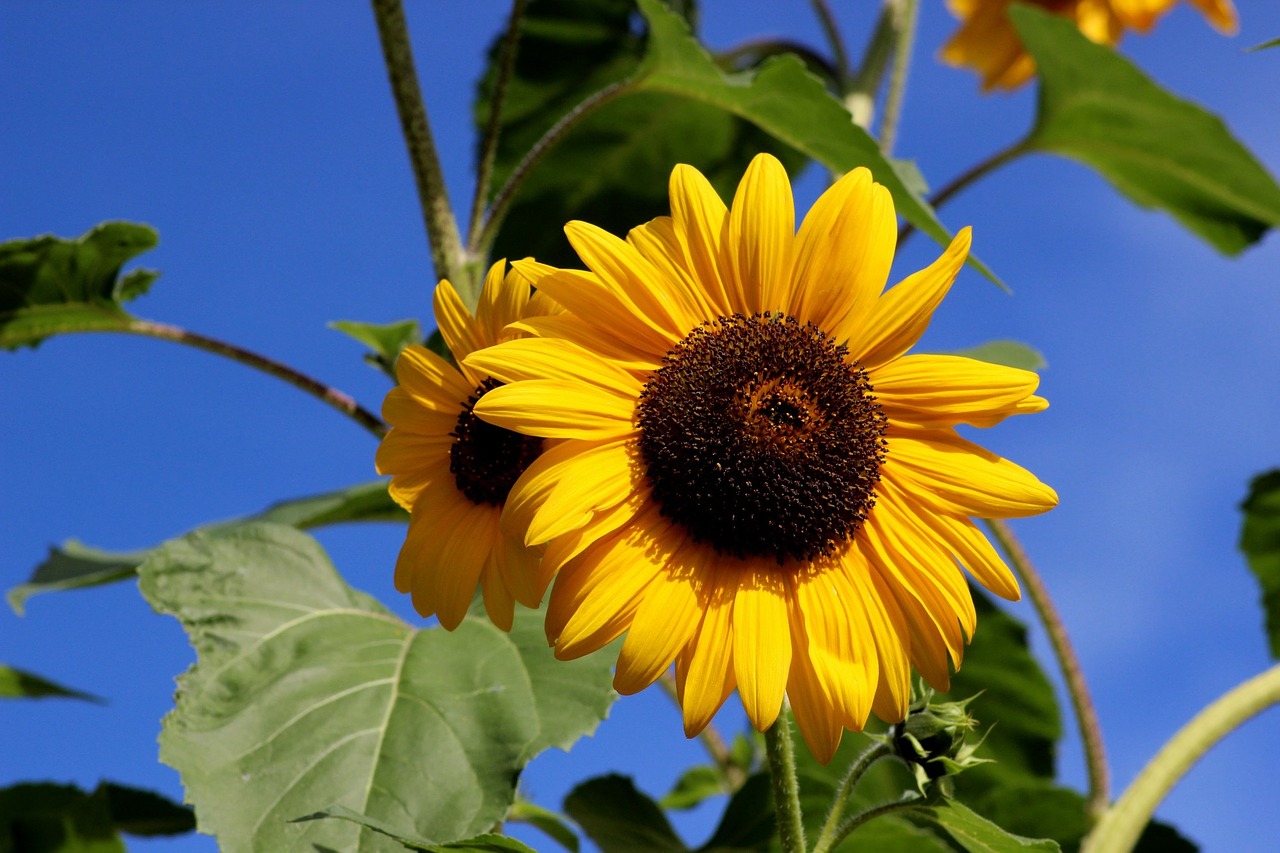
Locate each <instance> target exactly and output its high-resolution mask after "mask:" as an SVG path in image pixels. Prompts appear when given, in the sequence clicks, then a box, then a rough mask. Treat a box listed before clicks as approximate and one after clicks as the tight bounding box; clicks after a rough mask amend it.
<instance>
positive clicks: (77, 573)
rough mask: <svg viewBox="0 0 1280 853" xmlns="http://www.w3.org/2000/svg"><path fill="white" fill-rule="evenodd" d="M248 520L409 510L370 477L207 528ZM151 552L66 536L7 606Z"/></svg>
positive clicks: (306, 521) (307, 522) (297, 521)
mask: <svg viewBox="0 0 1280 853" xmlns="http://www.w3.org/2000/svg"><path fill="white" fill-rule="evenodd" d="M247 520H256V521H271V522H275V523H277V524H288V525H290V526H292V527H297V528H300V529H303V530H309V529H311V528H313V527H323V526H325V525H329V524H344V523H347V522H365V521H392V522H400V523H406V522H408V520H409V514H408V513H407V512H405V510H404V509H403V508H401V507H400V506H399V505H398V504H397V503H396V502H395V501H393V500H392V499H391V496H390V495H389V494H388V493H387V484H386V481H385V480H373V481H371V482H368V483H360V484H358V485H355V486H349V487H347V488H345V489H338V490H336V491H333V492H326V493H324V494H321V495H312V496H310V497H305V498H295V499H293V500H288V501H281V502H279V503H274V504H272V505H271V506H269V507H267V508H266V509H264V510H263V511H262V512H260V513H258V514H257V515H254V516H250V517H249V518H248V519H235V520H232V521H223V522H216V523H214V524H212V525H209V526H208V528H206V529H214V528H219V527H232V526H235V525H237V524H242V523H244V522H245V521H247ZM150 553H151V551H150V550H142V551H100V550H98V549H97V548H89V547H87V546H85V545H82V544H81V543H79V542H77V541H76V540H74V539H70V540H68V541H67V542H64V543H63V544H62V547H61V548H50V549H49V556H48V557H47V558H46V559H45V561H44V562H43V563H41V564H40V565H38V566H36V568H35V571H34V572H33V573H32V575H31V577H30V579H28V580H27V582H26V583H24V584H19V585H18V586H15V587H13V588H12V589H11V590H9V593H8V596H7V597H8V601H9V606H10V607H12V608H13V610H14V612H15V613H17V614H18V615H19V616H21V615H22V614H23V613H24V612H25V608H26V601H27V599H28V598H30V597H31V596H33V595H35V594H36V593H41V592H56V591H58V590H67V589H84V588H87V587H92V586H101V585H102V584H108V583H115V582H116V581H122V580H128V579H129V578H131V577H133V576H134V574H135V573H136V572H137V569H138V566H140V565H141V564H142V561H143V560H145V559H146V558H147V556H148V555H149V554H150Z"/></svg>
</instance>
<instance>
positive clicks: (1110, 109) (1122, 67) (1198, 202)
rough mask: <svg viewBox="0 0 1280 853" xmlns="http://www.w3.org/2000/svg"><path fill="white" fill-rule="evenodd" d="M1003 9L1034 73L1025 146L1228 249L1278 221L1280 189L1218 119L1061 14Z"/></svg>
mask: <svg viewBox="0 0 1280 853" xmlns="http://www.w3.org/2000/svg"><path fill="white" fill-rule="evenodd" d="M1009 15H1010V17H1011V18H1012V20H1013V22H1014V25H1015V26H1016V27H1017V29H1018V33H1019V35H1020V36H1021V37H1022V41H1023V43H1024V44H1025V45H1026V47H1027V51H1028V52H1029V53H1030V54H1031V55H1032V56H1033V57H1034V58H1035V61H1036V68H1037V70H1038V73H1039V76H1040V94H1039V114H1038V116H1037V118H1036V126H1035V128H1034V129H1033V130H1032V132H1031V135H1030V137H1029V139H1028V143H1027V144H1028V146H1029V147H1030V148H1031V149H1034V150H1039V151H1049V152H1053V153H1055V154H1060V155H1062V156H1064V157H1069V158H1071V159H1073V160H1078V161H1079V162H1081V163H1084V164H1085V165H1087V166H1090V167H1091V168H1093V169H1095V170H1096V171H1097V172H1098V173H1099V174H1101V175H1102V176H1103V177H1104V178H1106V179H1107V180H1108V181H1109V182H1110V183H1111V185H1112V186H1114V187H1115V188H1116V189H1117V190H1119V191H1120V192H1121V193H1123V194H1124V195H1126V196H1128V197H1129V198H1130V199H1131V200H1132V201H1134V202H1136V203H1137V204H1139V205H1141V206H1143V207H1154V208H1159V209H1161V210H1164V211H1167V212H1168V213H1169V214H1170V215H1172V216H1173V217H1174V218H1175V219H1177V220H1178V221H1179V222H1181V223H1182V224H1183V225H1184V226H1186V227H1187V228H1188V229H1190V230H1191V231H1192V232H1194V233H1196V234H1198V235H1199V236H1200V237H1202V238H1204V239H1205V240H1207V241H1208V242H1209V243H1211V244H1212V245H1213V246H1214V247H1215V248H1217V249H1218V250H1219V251H1221V252H1223V253H1226V254H1236V253H1238V252H1240V251H1241V250H1243V249H1244V248H1245V247H1247V246H1249V245H1250V244H1252V243H1254V242H1257V240H1258V239H1260V238H1261V236H1262V235H1263V233H1265V232H1266V230H1267V229H1268V228H1271V227H1274V226H1275V225H1277V224H1280V186H1277V185H1276V182H1275V180H1274V179H1273V178H1272V177H1271V176H1270V175H1269V174H1268V173H1267V170H1266V169H1265V168H1264V167H1263V166H1262V165H1261V164H1259V163H1258V161H1257V160H1256V159H1254V157H1253V155H1252V154H1250V153H1249V151H1248V150H1247V149H1246V148H1245V147H1244V146H1243V145H1241V144H1240V143H1239V142H1238V141H1236V139H1235V137H1233V136H1232V135H1231V133H1230V132H1229V131H1228V130H1227V128H1226V126H1225V125H1224V124H1223V123H1222V120H1221V119H1219V118H1218V117H1217V116H1215V115H1213V114H1212V113H1209V112H1207V111H1206V110H1204V109H1202V108H1201V107H1199V106H1197V105H1195V104H1193V103H1191V102H1189V101H1185V100H1182V99H1181V98H1178V97H1175V96H1174V95H1172V94H1170V93H1169V92H1167V91H1165V90H1164V89H1162V88H1160V87H1159V86H1158V85H1156V84H1155V83H1153V82H1152V81H1151V80H1150V78H1148V77H1147V76H1146V75H1144V74H1143V73H1142V72H1141V71H1140V70H1138V69H1137V68H1136V67H1135V66H1134V65H1133V64H1132V63H1131V62H1130V61H1129V60H1127V59H1125V58H1124V57H1123V56H1121V55H1120V54H1118V53H1116V52H1115V51H1114V50H1112V49H1111V48H1109V47H1106V46H1103V45H1098V44H1094V43H1093V42H1092V41H1090V40H1089V39H1088V38H1086V37H1085V36H1084V35H1082V34H1081V33H1080V32H1079V31H1078V30H1077V29H1076V27H1075V25H1074V24H1073V23H1072V22H1070V21H1067V20H1066V19H1064V18H1060V17H1057V16H1054V15H1051V14H1048V13H1046V12H1041V11H1038V10H1036V9H1033V8H1030V7H1027V6H1014V7H1011V8H1010V9H1009Z"/></svg>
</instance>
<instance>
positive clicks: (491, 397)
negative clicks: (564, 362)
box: [473, 379, 635, 440]
mask: <svg viewBox="0 0 1280 853" xmlns="http://www.w3.org/2000/svg"><path fill="white" fill-rule="evenodd" d="M634 410H635V401H634V400H627V399H623V398H622V397H619V396H618V395H616V394H612V393H610V392H608V391H605V390H603V389H601V388H599V387H597V386H593V385H584V384H582V383H581V382H564V381H559V380H554V379H543V380H532V381H529V382H517V383H515V384H514V385H504V386H502V387H501V388H494V389H493V390H492V391H490V392H489V393H487V394H485V395H484V396H483V397H481V398H480V400H479V402H477V403H476V406H475V409H474V410H473V411H474V412H475V413H476V414H477V415H479V416H480V417H481V418H483V419H484V420H486V421H488V422H489V423H491V424H495V425H497V426H500V427H505V428H506V429H509V430H512V431H513V432H520V433H524V434H525V435H537V436H542V437H543V438H581V439H589V440H605V439H611V438H624V437H626V436H629V435H632V434H634V433H635V429H634V427H633V426H632V425H631V419H632V414H633V413H634Z"/></svg>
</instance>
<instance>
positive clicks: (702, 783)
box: [658, 764, 726, 809]
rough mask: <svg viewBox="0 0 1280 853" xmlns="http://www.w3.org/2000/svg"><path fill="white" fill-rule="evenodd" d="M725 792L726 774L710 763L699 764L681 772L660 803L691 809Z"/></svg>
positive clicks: (676, 807)
mask: <svg viewBox="0 0 1280 853" xmlns="http://www.w3.org/2000/svg"><path fill="white" fill-rule="evenodd" d="M725 792H726V789H725V784H724V774H723V773H721V772H720V771H719V770H718V769H716V768H715V767H712V766H710V765H708V764H699V765H698V766H696V767H690V768H689V769H688V770H686V771H684V773H681V774H680V778H679V779H677V780H676V783H675V785H673V786H672V787H671V790H670V791H668V792H667V795H666V796H665V797H663V798H662V799H661V800H659V801H658V804H659V805H660V806H662V807H663V808H664V809H691V808H693V807H694V806H696V805H697V804H698V803H700V802H702V801H703V800H705V799H707V798H708V797H715V796H718V795H720V794H723V793H725Z"/></svg>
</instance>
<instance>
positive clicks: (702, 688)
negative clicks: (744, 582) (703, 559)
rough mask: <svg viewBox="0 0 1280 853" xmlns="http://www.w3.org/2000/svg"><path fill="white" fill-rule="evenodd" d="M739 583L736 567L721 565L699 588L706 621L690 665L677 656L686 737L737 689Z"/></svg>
mask: <svg viewBox="0 0 1280 853" xmlns="http://www.w3.org/2000/svg"><path fill="white" fill-rule="evenodd" d="M708 573H709V574H711V572H710V571H709V572H708ZM737 586H738V585H737V578H736V577H735V576H734V572H733V571H732V569H731V568H729V569H728V570H726V569H723V568H720V569H719V570H717V571H714V574H713V576H712V577H711V578H709V579H708V582H707V583H706V584H704V585H703V586H702V587H701V589H700V590H699V593H700V601H699V609H700V610H701V611H702V621H701V622H700V623H699V625H698V630H697V632H696V633H695V634H694V636H693V639H692V640H691V641H690V643H689V645H688V646H687V648H688V649H689V651H688V655H687V665H685V666H680V664H682V663H684V660H677V669H676V678H677V679H678V681H679V683H680V684H681V685H682V688H681V696H680V702H681V704H682V705H683V706H684V733H685V736H686V737H693V736H694V735H696V734H698V732H700V731H702V730H703V729H705V728H706V727H707V723H709V722H711V718H712V717H714V716H715V715H716V711H718V710H720V706H721V705H723V704H724V700H725V699H726V698H728V695H729V693H730V691H732V690H733V686H734V680H733V679H734V671H735V667H734V662H733V649H734V641H733V633H734V627H733V621H732V615H733V608H734V598H735V595H736V593H737Z"/></svg>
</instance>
